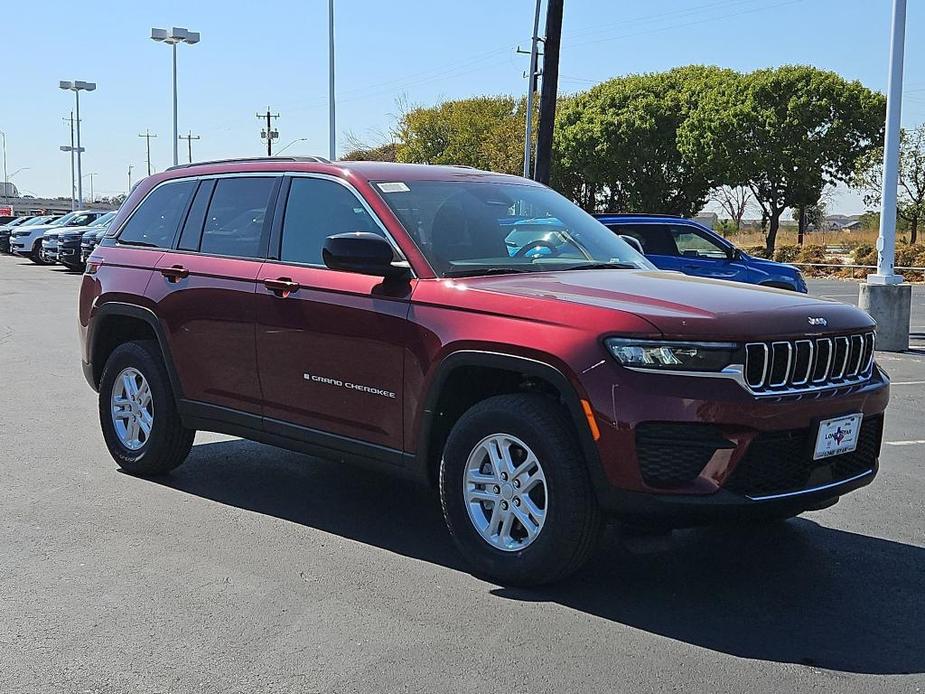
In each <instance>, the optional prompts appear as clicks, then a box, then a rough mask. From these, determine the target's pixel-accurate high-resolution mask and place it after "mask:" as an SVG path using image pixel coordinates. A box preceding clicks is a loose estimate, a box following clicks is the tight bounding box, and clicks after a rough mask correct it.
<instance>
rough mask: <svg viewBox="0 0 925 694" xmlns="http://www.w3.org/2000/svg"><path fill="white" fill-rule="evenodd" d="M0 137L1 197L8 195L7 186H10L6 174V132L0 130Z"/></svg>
mask: <svg viewBox="0 0 925 694" xmlns="http://www.w3.org/2000/svg"><path fill="white" fill-rule="evenodd" d="M0 137H2V138H3V197H4V198H5V197H6V196H7V195H9V191H8V190H7V188H9V187H10V178H9V176H7V175H6V133H5V132H3V131H2V130H0Z"/></svg>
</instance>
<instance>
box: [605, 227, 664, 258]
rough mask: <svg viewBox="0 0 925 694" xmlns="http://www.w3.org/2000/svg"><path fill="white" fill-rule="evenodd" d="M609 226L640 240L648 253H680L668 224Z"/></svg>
mask: <svg viewBox="0 0 925 694" xmlns="http://www.w3.org/2000/svg"><path fill="white" fill-rule="evenodd" d="M609 228H610V229H613V230H614V231H615V232H617V233H618V234H626V235H627V236H632V237H633V238H634V239H636V240H637V241H639V243H640V244H641V245H642V250H643V252H645V254H646V255H678V247H677V246H676V245H675V242H674V237H672V235H671V233H670V230H671V227H669V226H668V225H666V224H619V225H616V226H610V227H609Z"/></svg>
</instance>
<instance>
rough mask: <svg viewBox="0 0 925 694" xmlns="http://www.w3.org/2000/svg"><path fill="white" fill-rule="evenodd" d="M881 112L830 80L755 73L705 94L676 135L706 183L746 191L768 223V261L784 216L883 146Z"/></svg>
mask: <svg viewBox="0 0 925 694" xmlns="http://www.w3.org/2000/svg"><path fill="white" fill-rule="evenodd" d="M884 110H885V99H884V98H883V96H882V95H881V94H878V93H876V92H873V91H871V90H870V89H868V88H866V87H864V86H863V85H862V84H861V83H860V82H857V81H854V82H849V81H847V80H845V79H843V78H842V77H840V76H839V75H837V74H835V73H834V72H828V71H824V70H818V69H816V68H813V67H807V66H784V67H780V68H775V69H766V70H757V71H756V72H753V73H750V74H747V75H741V76H739V78H738V79H736V80H735V81H734V82H726V83H725V84H723V85H721V88H717V89H710V90H707V91H706V92H704V93H703V98H702V99H701V100H700V103H699V104H698V106H697V108H695V109H694V110H693V111H692V113H691V115H690V117H689V118H688V119H687V120H686V121H685V123H684V124H683V125H682V127H681V129H680V130H679V134H678V140H679V147H680V149H681V151H682V153H683V154H684V155H685V156H687V157H688V158H689V160H690V161H691V162H692V164H693V165H695V166H698V167H701V168H702V169H703V170H704V171H705V172H706V174H707V175H709V176H713V177H715V178H716V179H717V180H720V181H723V182H725V183H726V184H728V185H746V186H748V187H749V188H750V189H751V191H752V193H753V194H754V196H755V200H756V202H757V203H758V205H759V206H760V208H761V211H762V213H763V215H764V216H765V217H766V218H767V220H768V229H767V235H766V240H765V246H766V249H767V251H768V252H769V253H770V252H773V250H774V246H775V243H776V239H777V232H778V229H779V228H780V217H781V215H782V214H783V212H784V210H786V209H787V208H788V207H793V208H799V207H807V206H809V205H812V204H814V203H815V202H816V201H817V200H818V199H819V197H820V195H821V194H822V190H823V188H824V187H825V186H826V185H827V184H834V183H836V182H839V181H842V182H847V181H848V180H849V179H850V178H851V176H852V174H853V172H854V170H855V168H856V165H857V162H858V160H859V159H860V158H861V157H863V156H864V155H865V154H867V153H868V152H869V151H870V150H871V149H872V148H874V147H875V146H877V145H879V144H880V143H881V142H882V137H883V120H884Z"/></svg>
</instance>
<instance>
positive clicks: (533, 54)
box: [524, 0, 543, 178]
mask: <svg viewBox="0 0 925 694" xmlns="http://www.w3.org/2000/svg"><path fill="white" fill-rule="evenodd" d="M542 2H543V0H536V11H535V12H534V14H533V38H532V39H531V41H530V72H529V73H528V74H527V126H526V128H525V132H524V178H530V154H531V152H532V151H533V94H534V92H533V84H534V80H535V79H536V58H537V53H538V52H539V50H538V46H539V42H540V37H539V36H537V34H538V33H539V31H540V5H541V4H542Z"/></svg>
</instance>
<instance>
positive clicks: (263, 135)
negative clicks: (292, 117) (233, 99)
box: [257, 106, 279, 157]
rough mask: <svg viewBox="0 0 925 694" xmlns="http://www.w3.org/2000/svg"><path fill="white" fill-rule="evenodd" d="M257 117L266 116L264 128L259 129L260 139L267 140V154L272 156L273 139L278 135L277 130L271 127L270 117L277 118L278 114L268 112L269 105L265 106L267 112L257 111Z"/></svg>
mask: <svg viewBox="0 0 925 694" xmlns="http://www.w3.org/2000/svg"><path fill="white" fill-rule="evenodd" d="M257 118H259V119H260V120H263V119H264V118H266V120H267V125H266V128H265V129H264V130H261V131H260V139H261V140H266V141H267V156H268V157H272V156H273V140H275V139H277V138H278V137H279V130H277V129H276V128H274V127H273V123H272V120H271V119H273V118H279V114H278V113H270V107H269V106H267V112H266V113H258V114H257Z"/></svg>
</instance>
